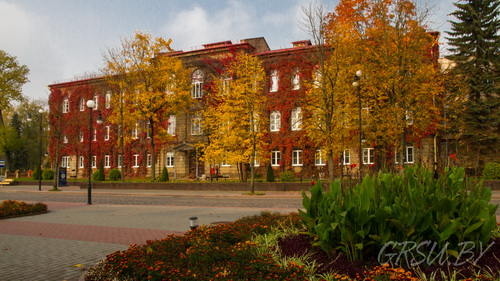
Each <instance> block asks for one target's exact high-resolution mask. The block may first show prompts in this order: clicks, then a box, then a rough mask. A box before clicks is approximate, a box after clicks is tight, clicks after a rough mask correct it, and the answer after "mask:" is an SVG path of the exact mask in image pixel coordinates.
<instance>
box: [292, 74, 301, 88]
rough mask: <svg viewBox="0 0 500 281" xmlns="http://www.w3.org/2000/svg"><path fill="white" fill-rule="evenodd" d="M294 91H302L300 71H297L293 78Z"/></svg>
mask: <svg viewBox="0 0 500 281" xmlns="http://www.w3.org/2000/svg"><path fill="white" fill-rule="evenodd" d="M292 90H300V75H299V70H298V69H295V70H294V72H293V76H292Z"/></svg>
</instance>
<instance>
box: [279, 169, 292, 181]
mask: <svg viewBox="0 0 500 281" xmlns="http://www.w3.org/2000/svg"><path fill="white" fill-rule="evenodd" d="M280 181H282V182H294V181H295V175H294V173H293V172H292V171H290V170H289V171H284V172H283V173H281V175H280Z"/></svg>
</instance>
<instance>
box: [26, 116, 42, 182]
mask: <svg viewBox="0 0 500 281" xmlns="http://www.w3.org/2000/svg"><path fill="white" fill-rule="evenodd" d="M38 113H40V116H39V117H40V120H39V121H40V122H39V123H40V135H39V142H38V143H39V152H38V153H39V154H38V171H39V175H38V191H42V147H43V146H42V137H43V109H39V110H38ZM27 120H28V122H31V121H32V120H33V119H32V118H31V115H28V119H27Z"/></svg>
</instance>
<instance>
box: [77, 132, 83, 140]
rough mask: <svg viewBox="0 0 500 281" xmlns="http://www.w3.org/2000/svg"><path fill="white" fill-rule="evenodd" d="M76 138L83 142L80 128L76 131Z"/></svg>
mask: <svg viewBox="0 0 500 281" xmlns="http://www.w3.org/2000/svg"><path fill="white" fill-rule="evenodd" d="M78 139H79V140H80V142H83V132H82V131H81V130H80V131H78Z"/></svg>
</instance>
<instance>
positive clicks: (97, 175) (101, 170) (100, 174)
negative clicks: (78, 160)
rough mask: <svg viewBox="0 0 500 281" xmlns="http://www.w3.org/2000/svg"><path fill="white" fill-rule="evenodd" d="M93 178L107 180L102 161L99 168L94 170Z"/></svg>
mask: <svg viewBox="0 0 500 281" xmlns="http://www.w3.org/2000/svg"><path fill="white" fill-rule="evenodd" d="M92 179H93V180H95V181H104V180H105V175H104V165H103V164H102V162H101V164H99V170H97V171H96V172H94V174H93V175H92Z"/></svg>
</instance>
